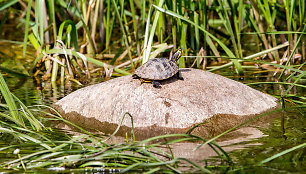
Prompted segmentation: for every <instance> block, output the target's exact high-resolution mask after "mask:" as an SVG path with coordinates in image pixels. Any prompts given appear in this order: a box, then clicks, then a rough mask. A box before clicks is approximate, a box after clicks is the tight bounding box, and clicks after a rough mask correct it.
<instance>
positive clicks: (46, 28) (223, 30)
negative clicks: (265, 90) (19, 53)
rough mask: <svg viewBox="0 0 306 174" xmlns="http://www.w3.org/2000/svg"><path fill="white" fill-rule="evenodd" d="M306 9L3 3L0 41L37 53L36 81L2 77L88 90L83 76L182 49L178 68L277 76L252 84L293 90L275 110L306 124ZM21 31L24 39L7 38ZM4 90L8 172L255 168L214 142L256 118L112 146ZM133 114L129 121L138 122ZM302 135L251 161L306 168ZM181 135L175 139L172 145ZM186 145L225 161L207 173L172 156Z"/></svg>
mask: <svg viewBox="0 0 306 174" xmlns="http://www.w3.org/2000/svg"><path fill="white" fill-rule="evenodd" d="M305 9H306V8H305V1H304V0H292V1H289V0H284V1H269V0H249V1H242V0H235V1H225V0H208V1H206V0H204V1H191V0H182V1H169V0H129V1H124V0H109V1H102V0H93V1H85V0H83V1H78V0H73V1H63V0H47V1H43V0H36V1H33V0H27V1H25V0H0V18H1V21H0V31H1V38H4V39H2V40H1V42H14V43H19V44H20V42H15V41H22V40H23V42H21V45H22V47H23V56H25V54H26V51H27V49H28V47H29V45H31V46H33V48H34V49H35V50H36V53H37V54H36V56H35V60H34V61H33V68H32V70H33V73H30V74H29V75H26V74H23V73H20V72H15V71H14V70H11V69H8V68H6V67H2V66H0V70H1V72H7V73H9V74H10V73H15V74H16V73H17V74H19V75H25V76H31V77H37V78H39V79H42V80H44V81H47V82H51V83H52V84H53V85H56V84H64V83H66V82H67V81H72V82H75V83H78V84H80V85H81V82H80V80H79V79H80V78H88V79H89V78H91V77H92V76H94V75H95V74H94V70H92V67H100V68H102V69H103V70H104V72H105V74H107V75H106V77H105V78H106V79H107V78H110V77H112V76H113V77H116V76H123V75H128V74H131V73H132V72H133V71H134V70H135V69H136V68H137V67H138V66H139V65H141V64H142V63H144V62H146V61H148V60H149V59H151V58H155V57H160V56H169V52H171V50H172V51H175V50H176V49H178V47H182V48H183V58H181V59H180V60H179V62H178V65H179V67H180V68H185V67H194V68H199V69H205V70H208V71H214V72H216V71H217V72H220V71H224V70H230V71H234V72H235V73H236V74H237V76H238V77H241V78H243V74H245V73H246V72H248V71H253V72H254V73H257V72H258V73H259V72H269V71H273V72H275V73H274V76H275V77H276V78H275V79H276V81H271V82H270V81H266V82H253V83H249V84H248V85H262V84H267V83H268V84H279V85H284V86H285V89H283V91H282V92H281V94H280V95H278V96H276V97H277V98H279V100H280V103H281V105H282V108H281V109H278V110H275V111H272V112H279V113H280V114H284V113H290V112H292V111H295V113H297V115H296V117H298V118H299V119H301V120H302V121H301V123H303V120H305V108H306V107H305V106H306V100H305V96H304V95H303V94H296V93H293V92H292V91H293V90H294V89H295V88H297V87H298V88H302V89H304V88H305V87H306V86H305V77H306V71H305V64H306V53H305V48H306V46H305V40H306V39H305V38H306V37H305V32H306V17H305V14H306V13H305ZM10 24H14V26H16V28H15V30H16V31H15V30H14V32H12V30H8V29H7V28H6V27H8V26H9V25H10ZM15 24H17V25H15ZM14 34H16V35H17V36H19V35H22V36H23V37H22V38H18V39H14V40H12V39H8V37H9V36H10V38H11V36H12V35H13V36H14ZM170 54H171V53H170ZM0 90H1V94H2V95H1V96H2V99H1V101H2V103H1V112H0V136H1V138H2V139H3V140H9V142H6V144H4V145H1V147H0V152H1V153H5V154H6V155H5V156H6V158H5V159H1V160H0V170H4V171H11V170H17V171H18V170H19V171H23V170H24V171H26V170H27V171H29V170H30V171H32V170H33V171H35V170H43V169H50V168H55V167H60V168H61V167H63V168H64V169H76V170H79V169H80V170H83V169H85V168H88V167H91V168H92V169H95V168H103V169H106V170H107V169H109V170H112V169H114V170H116V171H120V172H146V173H154V172H160V173H181V172H182V171H184V170H185V169H186V168H184V167H183V166H187V167H188V169H187V172H188V171H192V172H201V173H213V172H214V170H215V169H221V171H224V170H225V171H227V172H229V171H246V170H247V169H248V168H250V166H244V165H242V164H237V162H235V159H233V158H232V157H231V155H230V154H228V153H227V152H226V151H224V150H223V149H222V147H220V146H219V145H218V144H217V143H216V142H215V141H216V140H217V139H218V138H219V137H221V136H223V135H225V134H227V133H229V132H231V131H233V130H235V129H237V128H239V127H241V126H243V125H244V124H247V123H248V122H250V121H252V120H253V119H256V118H253V119H251V120H249V121H247V122H245V123H243V124H241V125H237V126H235V127H233V128H232V129H229V130H228V131H225V132H224V133H222V134H220V135H218V136H216V137H212V138H211V139H204V138H202V137H199V136H195V135H192V134H188V132H186V134H170V135H161V136H158V137H152V138H149V139H146V140H143V141H139V142H137V141H135V139H134V137H133V134H132V135H127V136H126V142H125V143H121V144H108V143H106V142H105V141H106V140H107V139H108V138H109V137H111V136H113V135H115V133H116V131H115V132H114V133H113V134H112V135H110V136H101V135H96V134H92V133H90V132H87V131H86V130H84V129H82V128H80V127H78V126H77V125H74V124H73V123H70V122H68V121H67V120H64V119H63V118H62V117H61V116H60V115H59V114H56V115H52V114H50V113H47V112H45V110H46V109H47V108H48V109H52V108H50V107H49V106H45V105H36V106H26V105H25V104H23V103H22V102H21V101H20V100H19V99H18V98H17V97H16V96H15V95H14V94H13V93H12V92H11V90H10V89H9V88H8V86H7V84H6V81H5V79H4V77H3V75H2V74H1V73H0ZM289 105H291V106H289ZM41 115H48V117H47V118H46V117H42V116H41ZM127 116H130V117H127ZM127 116H123V117H125V118H124V119H131V118H132V116H131V115H129V114H127ZM262 116H265V114H263V115H260V117H262ZM50 120H57V121H60V122H63V123H66V124H69V125H71V126H74V127H76V128H78V129H79V130H80V132H82V133H80V135H78V136H72V135H69V134H67V133H64V132H60V131H58V130H56V129H54V128H52V127H50V126H47V125H49V124H48V122H49V121H50ZM201 124H202V123H201ZM282 124H284V123H282ZM119 127H120V125H119ZM119 127H118V129H119ZM299 135H300V134H299V133H291V134H290V135H288V134H285V133H281V132H279V135H278V136H287V137H290V138H291V139H290V141H289V140H288V142H290V143H289V145H288V144H287V145H286V146H284V147H283V148H281V149H278V150H277V151H275V153H272V152H269V153H267V154H266V156H264V157H261V158H260V160H257V161H255V162H254V161H253V163H251V164H252V165H253V166H255V167H258V168H259V167H265V166H269V167H271V166H273V165H274V163H273V161H279V160H280V161H281V159H283V158H285V157H288V155H290V156H289V157H290V158H294V163H295V164H297V165H299V166H300V165H302V163H303V161H305V157H303V154H304V152H303V148H305V146H306V143H303V142H305V141H303V140H300V138H299V137H298V136H299ZM302 135H303V134H302ZM173 137H176V139H170V140H169V139H168V138H173ZM298 140H299V141H298ZM186 141H191V142H193V141H197V142H201V143H200V144H201V145H200V146H203V145H209V146H210V148H212V149H213V150H214V151H215V152H216V154H217V156H218V159H219V162H220V161H221V163H216V164H209V165H205V166H201V165H199V164H196V163H194V162H193V161H191V160H189V159H186V158H181V157H176V156H174V155H173V153H172V151H171V148H170V146H171V145H173V144H175V143H178V142H186ZM301 142H302V143H301ZM1 143H3V142H1ZM274 145H275V144H274ZM200 146H199V147H200ZM165 148H166V149H167V150H165ZM286 155H287V156H286ZM201 160H204V161H205V160H206V159H201ZM289 161H291V160H290V159H289ZM271 162H272V163H271ZM249 165H250V164H249ZM94 167H95V168H94ZM182 169H183V170H182Z"/></svg>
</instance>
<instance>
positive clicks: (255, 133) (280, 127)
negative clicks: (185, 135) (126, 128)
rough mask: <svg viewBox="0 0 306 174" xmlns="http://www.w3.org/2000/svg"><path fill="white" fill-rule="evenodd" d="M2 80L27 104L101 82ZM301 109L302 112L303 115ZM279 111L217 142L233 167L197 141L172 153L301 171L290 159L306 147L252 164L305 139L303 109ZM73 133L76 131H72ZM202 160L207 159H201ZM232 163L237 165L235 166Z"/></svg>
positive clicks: (272, 87)
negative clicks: (264, 163) (265, 121)
mask: <svg viewBox="0 0 306 174" xmlns="http://www.w3.org/2000/svg"><path fill="white" fill-rule="evenodd" d="M2 55H3V54H2ZM8 57H10V56H8ZM3 62H5V60H3V57H2V58H1V62H0V63H3ZM217 73H219V74H221V75H223V76H226V77H228V78H231V79H234V80H237V81H240V82H242V83H252V82H265V81H266V82H270V81H275V79H274V77H273V76H272V75H273V72H269V71H267V72H263V73H256V74H254V72H252V71H249V72H247V73H246V74H245V76H244V77H243V80H239V77H237V76H235V75H234V74H232V72H225V71H224V72H217ZM5 80H6V82H7V84H8V86H9V88H10V89H11V91H12V92H13V93H14V94H15V95H16V96H17V97H18V98H19V99H20V100H21V101H22V102H24V104H25V105H28V106H30V105H36V104H46V105H51V104H53V103H55V102H56V101H58V100H59V99H61V98H62V97H64V96H66V95H68V94H69V93H71V92H73V91H75V90H77V89H79V88H82V87H84V86H88V85H91V84H96V83H99V82H102V81H103V80H102V79H101V78H100V76H99V74H97V75H96V76H95V77H94V78H92V79H91V80H90V81H88V83H87V84H86V85H84V86H79V85H77V84H75V83H73V82H68V83H66V84H65V86H60V85H58V86H56V87H55V88H54V86H53V87H52V85H51V83H49V82H37V80H35V79H33V78H31V77H18V76H15V75H12V74H9V73H7V74H5ZM251 87H253V88H255V89H257V90H259V91H262V92H264V93H268V94H271V95H280V94H281V93H282V91H284V89H286V88H287V86H284V85H279V84H260V85H252V86H251ZM304 92H305V91H304V89H303V88H299V87H295V88H294V90H293V92H292V93H295V94H300V95H302V94H303V93H304ZM2 100H3V99H2ZM302 112H304V115H303V114H302ZM279 114H280V117H279V118H276V119H274V120H273V121H271V122H270V124H269V125H267V124H266V125H264V126H258V125H257V126H248V127H243V128H240V129H238V130H236V131H234V132H231V133H229V134H227V135H226V136H225V137H222V139H220V140H219V142H218V144H219V145H221V146H222V147H223V148H224V149H225V150H226V151H227V152H230V155H231V157H232V159H233V161H234V167H233V166H224V167H222V164H223V163H222V161H220V159H219V158H214V157H213V156H215V155H216V154H215V152H213V151H212V150H211V149H209V148H208V147H206V146H204V147H202V148H200V149H199V150H197V151H193V149H195V148H196V147H197V146H198V145H199V144H197V143H192V142H186V143H177V144H175V145H173V146H172V150H173V154H174V155H175V156H181V157H186V158H189V159H191V160H193V161H196V162H199V163H202V164H206V165H207V164H208V166H209V164H211V166H216V165H217V164H220V165H219V167H212V168H211V169H212V170H215V171H216V172H220V173H223V172H228V171H231V170H232V169H237V168H241V172H247V173H249V172H251V173H262V172H264V173H274V172H285V171H287V172H303V171H305V170H306V165H302V163H301V162H299V163H297V162H295V161H291V160H292V159H293V160H296V161H304V162H305V161H306V157H305V156H306V155H305V153H306V152H305V149H299V150H297V151H295V152H294V153H289V154H286V155H284V156H282V157H280V158H278V159H275V160H274V161H273V162H272V163H270V164H269V167H253V165H254V164H256V163H258V162H260V161H261V160H263V159H265V158H268V157H270V156H272V155H274V154H276V153H279V152H281V151H283V150H286V149H288V148H290V147H292V146H293V145H299V144H301V143H304V142H305V123H306V122H305V110H303V111H301V110H292V111H290V112H286V113H279ZM65 129H66V130H65ZM64 130H65V131H68V132H69V131H72V130H71V129H70V128H67V127H65V128H64ZM70 133H71V132H70ZM72 133H75V132H73V131H72ZM55 134H56V133H55ZM62 138H64V137H62ZM59 139H61V137H59ZM9 141H10V140H8V139H6V138H3V137H2V138H1V140H0V147H3V146H5V145H6V142H9ZM122 141H125V138H122V137H114V138H112V139H111V140H109V142H110V143H119V142H122ZM208 157H210V158H208ZM0 158H2V159H4V158H10V156H9V155H3V154H1V155H0ZM207 158H208V159H207ZM203 159H207V160H204V161H203ZM235 164H237V165H238V164H239V165H238V166H235ZM304 164H305V163H304Z"/></svg>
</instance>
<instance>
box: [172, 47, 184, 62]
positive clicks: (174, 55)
mask: <svg viewBox="0 0 306 174" xmlns="http://www.w3.org/2000/svg"><path fill="white" fill-rule="evenodd" d="M182 53H183V48H179V49H178V50H177V51H176V52H175V53H174V54H173V56H172V57H171V59H170V60H171V61H173V62H177V61H178V60H179V59H180V58H181V56H182Z"/></svg>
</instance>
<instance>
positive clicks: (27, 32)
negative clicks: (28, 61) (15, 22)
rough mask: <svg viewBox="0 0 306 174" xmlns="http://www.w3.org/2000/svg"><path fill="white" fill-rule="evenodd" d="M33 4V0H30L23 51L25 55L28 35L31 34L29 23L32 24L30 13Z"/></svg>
mask: <svg viewBox="0 0 306 174" xmlns="http://www.w3.org/2000/svg"><path fill="white" fill-rule="evenodd" d="M31 5H32V0H29V1H28V6H27V14H26V22H25V31H24V39H23V51H22V55H23V57H24V56H25V53H26V50H27V42H28V35H29V25H30V14H31Z"/></svg>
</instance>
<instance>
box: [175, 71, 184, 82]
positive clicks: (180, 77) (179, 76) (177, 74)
mask: <svg viewBox="0 0 306 174" xmlns="http://www.w3.org/2000/svg"><path fill="white" fill-rule="evenodd" d="M176 77H177V78H178V79H180V80H184V77H183V76H182V73H181V72H180V71H178V72H177V73H176Z"/></svg>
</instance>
